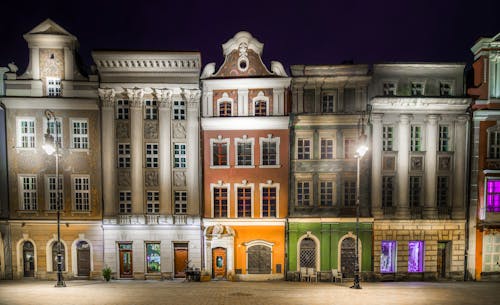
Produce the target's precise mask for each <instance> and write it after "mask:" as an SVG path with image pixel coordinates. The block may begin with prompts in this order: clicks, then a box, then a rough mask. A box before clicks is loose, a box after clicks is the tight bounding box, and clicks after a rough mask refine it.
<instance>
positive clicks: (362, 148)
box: [356, 145, 368, 158]
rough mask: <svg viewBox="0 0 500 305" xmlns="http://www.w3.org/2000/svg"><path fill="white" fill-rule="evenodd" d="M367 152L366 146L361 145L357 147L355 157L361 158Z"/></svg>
mask: <svg viewBox="0 0 500 305" xmlns="http://www.w3.org/2000/svg"><path fill="white" fill-rule="evenodd" d="M367 151H368V146H366V145H361V146H359V147H358V149H356V156H357V157H358V158H363V156H364V155H365V154H366V152H367Z"/></svg>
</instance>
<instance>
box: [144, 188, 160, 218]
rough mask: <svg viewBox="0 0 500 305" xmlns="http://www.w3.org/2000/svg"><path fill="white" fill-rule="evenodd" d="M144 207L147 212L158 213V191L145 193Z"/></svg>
mask: <svg viewBox="0 0 500 305" xmlns="http://www.w3.org/2000/svg"><path fill="white" fill-rule="evenodd" d="M146 195H147V198H146V208H147V213H148V214H158V213H160V193H159V192H158V191H148V192H147V193H146Z"/></svg>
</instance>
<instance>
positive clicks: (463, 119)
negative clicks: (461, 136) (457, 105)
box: [456, 114, 469, 124]
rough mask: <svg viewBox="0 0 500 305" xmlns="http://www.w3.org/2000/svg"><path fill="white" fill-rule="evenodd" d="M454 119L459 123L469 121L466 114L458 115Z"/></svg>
mask: <svg viewBox="0 0 500 305" xmlns="http://www.w3.org/2000/svg"><path fill="white" fill-rule="evenodd" d="M456 121H457V123H459V124H465V123H467V122H468V121H469V116H468V115H466V114H462V115H458V116H457V119H456Z"/></svg>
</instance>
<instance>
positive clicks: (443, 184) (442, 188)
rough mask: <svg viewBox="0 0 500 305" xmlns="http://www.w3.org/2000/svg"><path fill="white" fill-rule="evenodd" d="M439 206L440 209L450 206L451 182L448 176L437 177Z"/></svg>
mask: <svg viewBox="0 0 500 305" xmlns="http://www.w3.org/2000/svg"><path fill="white" fill-rule="evenodd" d="M437 178H438V179H437V205H438V207H447V206H448V193H449V182H448V177H447V176H438V177H437Z"/></svg>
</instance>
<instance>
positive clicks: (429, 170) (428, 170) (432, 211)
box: [423, 114, 439, 219]
mask: <svg viewBox="0 0 500 305" xmlns="http://www.w3.org/2000/svg"><path fill="white" fill-rule="evenodd" d="M438 119H439V116H438V115H435V114H429V115H427V125H426V126H427V136H426V138H427V143H426V151H425V176H424V177H425V179H424V181H425V182H424V183H425V186H424V190H425V197H424V199H425V201H424V210H423V216H424V218H428V219H435V218H437V216H438V211H437V202H436V188H437V187H436V174H437V171H436V160H437V150H438V147H437V142H438V141H439V135H438V127H437V121H438Z"/></svg>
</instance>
